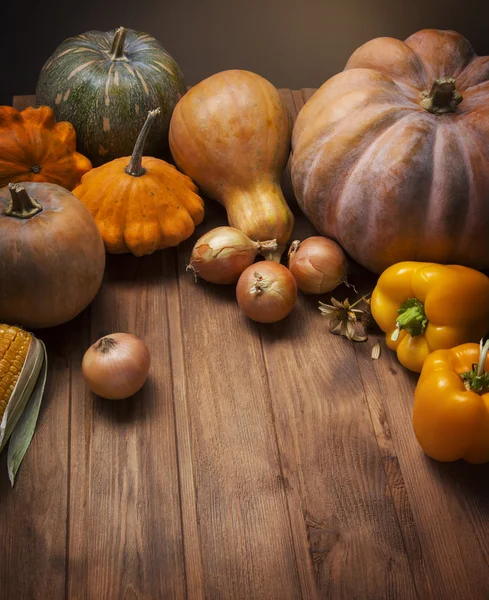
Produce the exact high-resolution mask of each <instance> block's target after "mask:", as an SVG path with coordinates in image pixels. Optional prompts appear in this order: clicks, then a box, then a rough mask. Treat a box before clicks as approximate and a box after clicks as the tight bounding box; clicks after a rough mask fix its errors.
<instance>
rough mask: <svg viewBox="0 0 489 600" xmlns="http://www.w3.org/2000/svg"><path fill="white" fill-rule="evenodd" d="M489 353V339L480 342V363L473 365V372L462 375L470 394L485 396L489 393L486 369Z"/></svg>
mask: <svg viewBox="0 0 489 600" xmlns="http://www.w3.org/2000/svg"><path fill="white" fill-rule="evenodd" d="M488 352H489V339H488V340H486V342H485V343H483V340H481V341H480V351H479V362H478V363H477V364H474V365H472V371H467V372H466V373H460V377H461V378H462V380H463V382H464V384H465V387H466V389H467V390H468V391H469V392H476V393H477V394H485V393H487V392H488V391H489V373H488V372H487V371H486V370H485V369H484V367H485V364H486V359H487V353H488Z"/></svg>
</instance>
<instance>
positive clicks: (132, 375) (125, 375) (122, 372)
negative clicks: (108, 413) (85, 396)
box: [82, 333, 150, 400]
mask: <svg viewBox="0 0 489 600" xmlns="http://www.w3.org/2000/svg"><path fill="white" fill-rule="evenodd" d="M149 366H150V355H149V351H148V348H147V347H146V344H145V343H144V342H143V341H142V340H140V339H139V338H138V337H136V336H135V335H132V334H130V333H111V334H110V335H106V336H105V337H103V338H100V339H99V340H98V341H96V342H95V343H94V344H92V345H91V346H90V348H89V349H88V350H87V351H86V352H85V355H84V357H83V360H82V374H83V377H84V379H85V381H86V382H87V384H88V387H89V388H90V390H91V391H92V392H94V393H95V394H97V395H98V396H101V397H102V398H107V399H109V400H122V399H123V398H128V397H129V396H132V395H133V394H135V393H136V392H137V391H138V390H140V389H141V388H142V386H143V384H144V382H145V381H146V378H147V376H148V372H149Z"/></svg>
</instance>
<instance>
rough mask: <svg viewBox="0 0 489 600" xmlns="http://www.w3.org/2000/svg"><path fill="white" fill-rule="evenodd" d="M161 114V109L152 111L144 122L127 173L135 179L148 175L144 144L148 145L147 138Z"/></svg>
mask: <svg viewBox="0 0 489 600" xmlns="http://www.w3.org/2000/svg"><path fill="white" fill-rule="evenodd" d="M159 114H160V109H159V108H155V109H154V110H150V111H149V113H148V116H147V117H146V121H145V122H144V125H143V128H142V129H141V131H140V132H139V135H138V139H137V140H136V143H135V145H134V150H133V152H132V156H131V160H130V161H129V164H128V165H127V167H126V173H127V174H128V175H132V176H133V177H141V175H144V174H145V173H146V169H145V168H144V167H143V166H142V161H143V150H144V144H145V143H146V138H147V137H148V133H149V130H150V129H151V126H152V125H153V121H154V120H155V119H156V117H157V116H158V115H159Z"/></svg>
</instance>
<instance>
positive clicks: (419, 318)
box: [391, 298, 428, 342]
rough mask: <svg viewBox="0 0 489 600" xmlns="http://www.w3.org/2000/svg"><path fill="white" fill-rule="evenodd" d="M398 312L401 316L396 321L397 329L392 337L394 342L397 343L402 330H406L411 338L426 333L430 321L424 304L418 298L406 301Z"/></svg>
mask: <svg viewBox="0 0 489 600" xmlns="http://www.w3.org/2000/svg"><path fill="white" fill-rule="evenodd" d="M397 312H398V314H399V316H398V317H397V321H396V329H395V331H394V332H393V333H392V335H391V340H392V341H393V342H396V341H397V339H398V338H399V334H400V333H401V330H402V329H404V330H406V331H407V332H408V333H409V335H411V336H415V335H421V334H422V333H424V330H425V329H426V325H427V324H428V319H427V318H426V314H425V312H424V306H423V304H422V303H421V302H420V301H419V300H418V299H417V298H409V299H408V300H406V302H404V304H403V305H402V306H401V308H400V309H399V310H398V311H397Z"/></svg>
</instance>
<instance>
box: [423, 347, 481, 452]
mask: <svg viewBox="0 0 489 600" xmlns="http://www.w3.org/2000/svg"><path fill="white" fill-rule="evenodd" d="M488 350H489V342H486V343H485V344H484V345H483V344H482V342H481V344H480V345H478V344H461V345H459V346H456V347H455V348H452V349H451V350H436V351H435V352H433V353H432V354H430V356H428V358H427V359H426V361H425V363H424V366H423V369H422V371H421V376H420V378H419V381H418V385H417V386H416V390H415V393H414V411H413V427H414V433H415V435H416V438H417V440H418V442H419V444H420V445H421V447H422V449H423V450H424V452H425V453H426V454H427V455H428V456H430V457H431V458H434V459H435V460H439V461H444V462H448V461H454V460H458V459H461V458H463V459H465V460H466V461H467V462H469V463H479V464H480V463H485V462H488V461H489V372H488V371H489V361H488V360H487V352H488Z"/></svg>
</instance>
